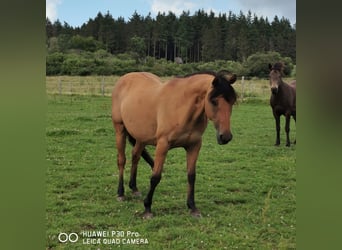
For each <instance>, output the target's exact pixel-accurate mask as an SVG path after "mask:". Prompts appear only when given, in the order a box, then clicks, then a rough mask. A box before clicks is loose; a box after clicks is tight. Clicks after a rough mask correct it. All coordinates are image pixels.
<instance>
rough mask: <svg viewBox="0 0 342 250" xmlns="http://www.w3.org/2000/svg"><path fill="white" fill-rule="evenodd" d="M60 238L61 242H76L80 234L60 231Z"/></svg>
mask: <svg viewBox="0 0 342 250" xmlns="http://www.w3.org/2000/svg"><path fill="white" fill-rule="evenodd" d="M58 240H59V242H62V243H66V242H71V243H75V242H77V241H78V234H77V233H70V234H67V233H60V234H59V235H58Z"/></svg>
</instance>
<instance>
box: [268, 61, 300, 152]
mask: <svg viewBox="0 0 342 250" xmlns="http://www.w3.org/2000/svg"><path fill="white" fill-rule="evenodd" d="M283 68H284V65H283V64H282V63H279V62H278V63H275V64H274V65H271V64H269V69H270V75H269V76H270V86H271V92H272V94H271V98H270V105H271V107H272V112H273V116H274V119H275V121H276V132H277V137H276V143H275V146H278V145H279V144H280V116H281V115H284V116H285V132H286V146H287V147H289V146H290V136H289V133H290V118H291V116H292V117H293V119H294V120H295V121H296V81H292V82H291V83H290V84H287V83H285V82H284V81H283V80H282V75H283ZM294 143H296V141H294Z"/></svg>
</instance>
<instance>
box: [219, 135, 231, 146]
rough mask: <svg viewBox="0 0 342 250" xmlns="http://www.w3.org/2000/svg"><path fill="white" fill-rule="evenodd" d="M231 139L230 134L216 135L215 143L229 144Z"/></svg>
mask: <svg viewBox="0 0 342 250" xmlns="http://www.w3.org/2000/svg"><path fill="white" fill-rule="evenodd" d="M232 139H233V135H232V133H227V134H217V143H218V144H219V145H224V144H227V143H228V142H230V141H231V140H232Z"/></svg>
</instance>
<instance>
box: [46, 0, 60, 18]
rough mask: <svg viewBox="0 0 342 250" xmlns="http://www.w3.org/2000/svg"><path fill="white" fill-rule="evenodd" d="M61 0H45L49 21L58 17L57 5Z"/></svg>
mask: <svg viewBox="0 0 342 250" xmlns="http://www.w3.org/2000/svg"><path fill="white" fill-rule="evenodd" d="M61 3H62V0H46V17H48V18H49V19H50V21H56V20H57V18H58V13H57V5H59V4H61Z"/></svg>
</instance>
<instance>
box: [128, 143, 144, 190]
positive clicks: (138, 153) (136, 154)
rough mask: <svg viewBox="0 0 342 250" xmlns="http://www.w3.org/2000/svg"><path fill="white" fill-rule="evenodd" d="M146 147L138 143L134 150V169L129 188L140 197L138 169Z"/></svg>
mask: <svg viewBox="0 0 342 250" xmlns="http://www.w3.org/2000/svg"><path fill="white" fill-rule="evenodd" d="M144 148H145V146H144V145H143V144H141V143H139V142H136V143H135V145H134V147H133V150H132V168H131V178H130V181H129V187H130V188H131V189H132V191H133V194H134V195H136V196H140V195H141V194H140V192H139V191H138V188H137V169H138V163H139V160H140V156H141V153H142V151H143V150H144Z"/></svg>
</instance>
